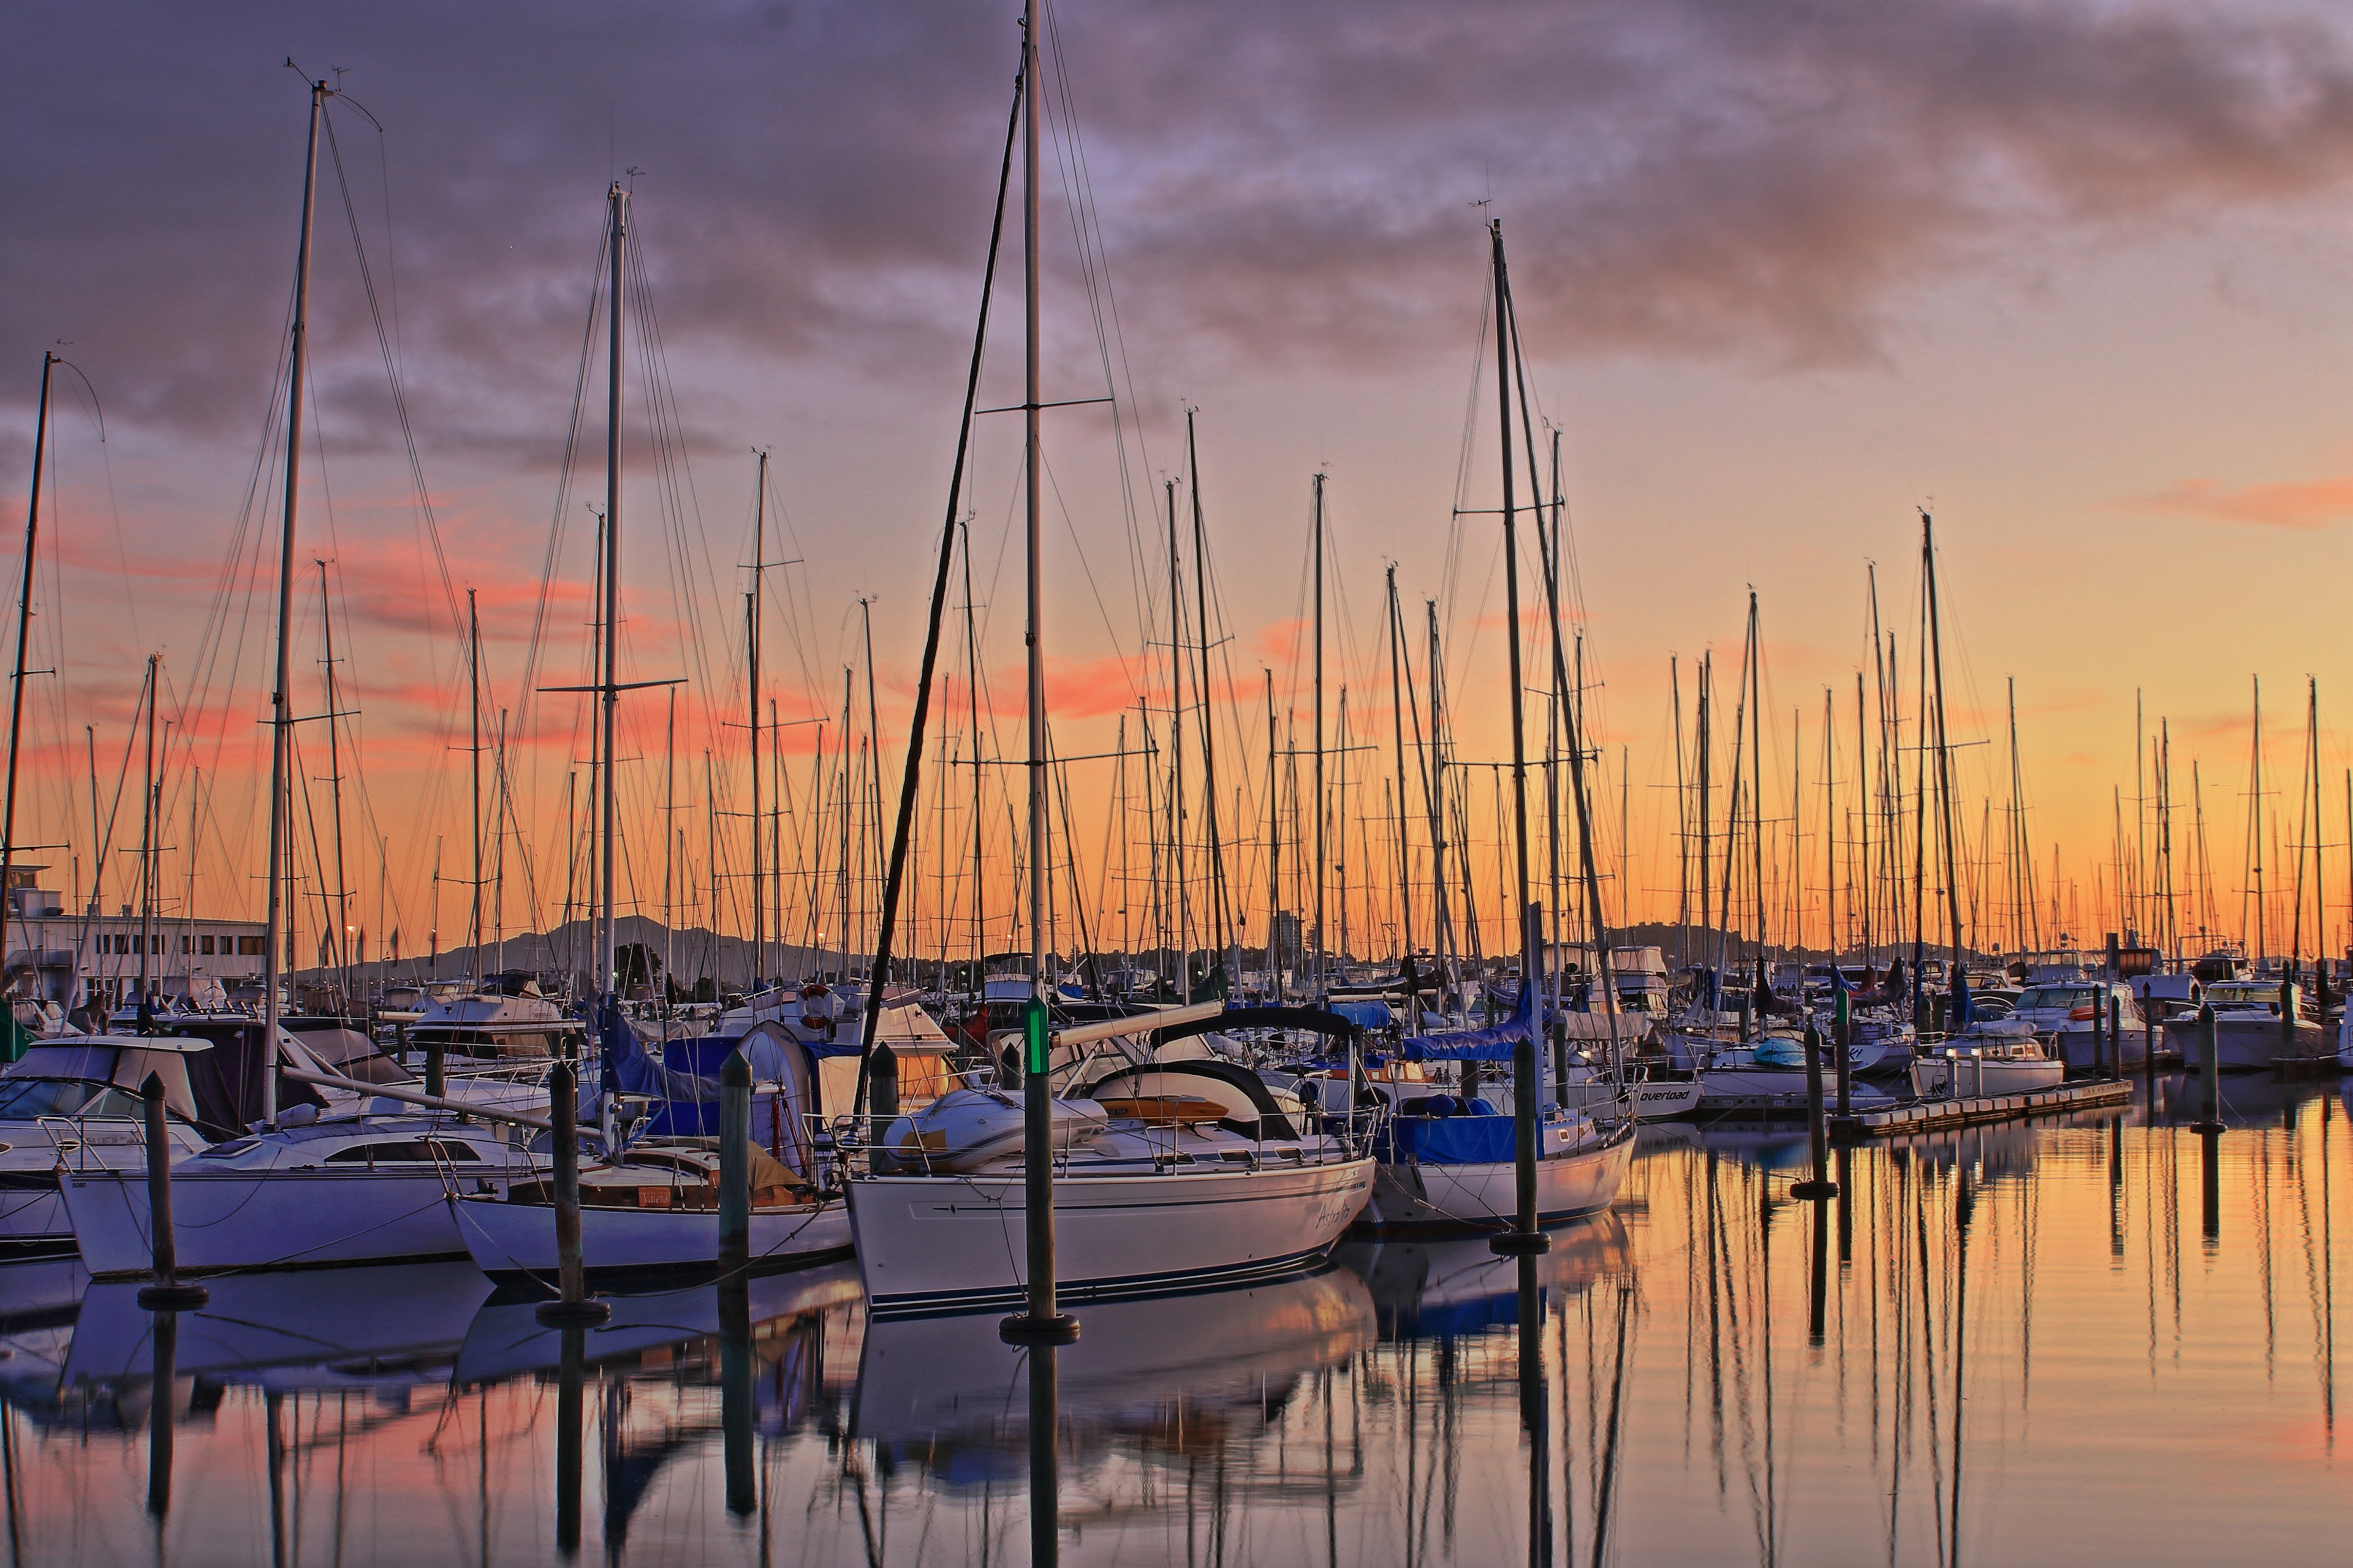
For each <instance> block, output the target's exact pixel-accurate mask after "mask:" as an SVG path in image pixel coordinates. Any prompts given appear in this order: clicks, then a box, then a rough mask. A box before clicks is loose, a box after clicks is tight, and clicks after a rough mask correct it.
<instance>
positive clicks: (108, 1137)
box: [34, 1115, 147, 1171]
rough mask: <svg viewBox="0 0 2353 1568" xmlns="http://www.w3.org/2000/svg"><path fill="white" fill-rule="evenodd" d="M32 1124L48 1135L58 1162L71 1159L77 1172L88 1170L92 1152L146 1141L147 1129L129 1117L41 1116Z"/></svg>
mask: <svg viewBox="0 0 2353 1568" xmlns="http://www.w3.org/2000/svg"><path fill="white" fill-rule="evenodd" d="M34 1125H35V1126H37V1127H38V1128H40V1130H41V1131H44V1132H46V1133H47V1134H48V1137H49V1142H51V1143H52V1144H54V1145H55V1146H56V1148H57V1151H58V1163H60V1164H62V1163H64V1162H65V1159H66V1156H67V1155H69V1154H70V1155H72V1156H73V1162H74V1166H73V1168H74V1169H75V1170H76V1171H87V1170H90V1169H91V1164H90V1159H91V1151H93V1150H97V1149H136V1148H139V1147H141V1146H142V1145H143V1144H144V1143H145V1142H147V1129H146V1128H145V1127H144V1126H143V1125H142V1124H141V1122H140V1121H139V1119H138V1118H137V1117H132V1116H55V1115H51V1116H40V1117H36V1118H34Z"/></svg>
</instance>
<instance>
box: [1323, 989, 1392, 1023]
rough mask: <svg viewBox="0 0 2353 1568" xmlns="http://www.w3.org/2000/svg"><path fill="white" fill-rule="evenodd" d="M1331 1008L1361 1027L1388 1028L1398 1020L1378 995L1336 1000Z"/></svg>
mask: <svg viewBox="0 0 2353 1568" xmlns="http://www.w3.org/2000/svg"><path fill="white" fill-rule="evenodd" d="M1331 1009H1332V1011H1333V1012H1335V1013H1337V1014H1338V1015H1339V1016H1342V1017H1343V1018H1345V1019H1347V1020H1348V1022H1350V1023H1351V1024H1354V1025H1356V1027H1358V1028H1359V1029H1386V1028H1388V1026H1390V1025H1391V1024H1393V1023H1395V1022H1396V1021H1397V1020H1396V1018H1395V1016H1393V1015H1392V1014H1391V1013H1390V1012H1389V1005H1388V1003H1386V1002H1383V1001H1381V1000H1379V999H1378V998H1377V997H1376V998H1372V999H1369V1000H1352V1001H1345V1002H1335V1003H1333V1004H1331Z"/></svg>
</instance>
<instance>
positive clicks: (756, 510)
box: [744, 452, 784, 992]
mask: <svg viewBox="0 0 2353 1568" xmlns="http://www.w3.org/2000/svg"><path fill="white" fill-rule="evenodd" d="M767 526H768V454H767V453H765V452H762V453H761V454H760V474H759V479H758V480H757V482H756V483H755V484H754V489H753V495H752V591H751V592H750V593H749V594H747V595H744V599H745V605H744V613H745V621H744V665H745V668H746V671H747V673H748V675H749V677H750V685H751V692H750V703H749V706H750V709H751V712H750V714H749V718H750V720H751V730H752V989H753V990H754V991H755V992H756V991H758V990H759V988H760V976H761V975H762V974H764V973H766V972H767V967H768V896H767V886H768V885H767V882H766V880H765V878H764V877H763V876H762V872H763V871H764V869H765V863H764V862H763V861H762V859H761V856H760V851H761V847H762V846H761V844H760V581H761V579H762V578H764V577H765V576H766V575H767V573H766V572H765V571H764V570H763V569H762V568H764V567H765V565H766V564H767V560H768V534H767ZM777 934H778V935H779V936H781V935H783V934H784V933H783V932H781V931H779V932H778V933H777Z"/></svg>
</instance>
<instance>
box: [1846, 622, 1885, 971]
mask: <svg viewBox="0 0 2353 1568" xmlns="http://www.w3.org/2000/svg"><path fill="white" fill-rule="evenodd" d="M1872 662H1873V664H1876V663H1878V662H1879V658H1878V655H1877V653H1876V652H1874V653H1873V656H1872ZM1870 783H1871V753H1870V747H1869V745H1868V743H1867V742H1865V740H1864V738H1863V722H1862V671H1861V670H1859V669H1858V670H1856V671H1855V672H1854V796H1855V813H1854V822H1855V826H1856V828H1857V830H1858V832H1859V835H1860V837H1859V839H1858V842H1857V843H1856V846H1855V849H1856V853H1857V855H1858V857H1859V858H1860V865H1859V866H1858V868H1857V870H1856V876H1855V892H1854V894H1853V895H1852V896H1850V897H1849V899H1848V900H1847V901H1848V904H1849V906H1850V907H1849V910H1848V912H1849V913H1850V914H1852V913H1853V912H1854V911H1855V910H1857V909H1860V910H1861V911H1862V930H1861V932H1860V935H1861V937H1862V963H1863V967H1864V968H1865V969H1866V970H1867V969H1869V968H1870V966H1871V904H1872V896H1871V890H1872V880H1871V809H1872V807H1871V794H1870V787H1869V786H1870Z"/></svg>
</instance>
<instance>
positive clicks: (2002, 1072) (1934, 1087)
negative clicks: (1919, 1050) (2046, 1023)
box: [1912, 1057, 2067, 1100]
mask: <svg viewBox="0 0 2353 1568" xmlns="http://www.w3.org/2000/svg"><path fill="white" fill-rule="evenodd" d="M1956 1070H1957V1073H1958V1079H1957V1082H1956V1083H1955V1086H1954V1089H1953V1093H1954V1094H1955V1095H1957V1096H1958V1097H1959V1098H1961V1099H1963V1100H1975V1099H1977V1098H1978V1097H1979V1096H1984V1095H1997V1094H2031V1093H2034V1092H2035V1091H2036V1090H2038V1089H2057V1088H2058V1087H2059V1086H2060V1084H2062V1083H2063V1082H2064V1081H2066V1078H2067V1064H2066V1063H2065V1062H2063V1061H2060V1060H2059V1059H2057V1058H2028V1059H2026V1060H2022V1061H2019V1060H2011V1059H2010V1058H2002V1057H1989V1058H1984V1059H1982V1060H1980V1059H1979V1058H1974V1057H1957V1058H1956V1057H1921V1058H1916V1059H1915V1061H1914V1062H1913V1063H1912V1089H1913V1092H1914V1093H1915V1094H1918V1095H1920V1096H1921V1097H1922V1098H1923V1099H1926V1097H1928V1096H1930V1095H1941V1094H1943V1093H1944V1092H1945V1084H1946V1079H1947V1076H1948V1075H1949V1074H1952V1073H1953V1072H1955V1071H1956Z"/></svg>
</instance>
